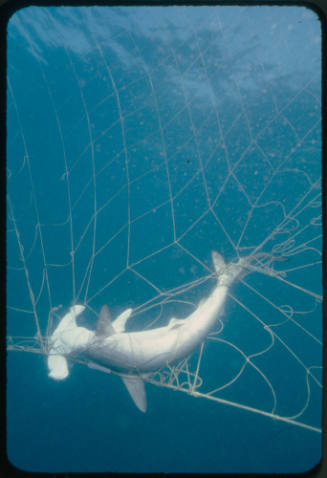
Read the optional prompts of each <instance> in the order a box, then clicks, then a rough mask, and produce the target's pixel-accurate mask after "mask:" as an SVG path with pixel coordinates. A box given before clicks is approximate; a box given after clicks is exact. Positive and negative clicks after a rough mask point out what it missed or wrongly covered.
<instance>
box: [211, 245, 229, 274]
mask: <svg viewBox="0 0 327 478" xmlns="http://www.w3.org/2000/svg"><path fill="white" fill-rule="evenodd" d="M211 256H212V262H213V265H214V267H215V271H216V273H217V276H218V277H219V276H220V275H221V274H222V273H223V272H224V270H225V269H226V263H225V261H224V258H223V256H222V255H221V254H219V252H217V251H212V253H211Z"/></svg>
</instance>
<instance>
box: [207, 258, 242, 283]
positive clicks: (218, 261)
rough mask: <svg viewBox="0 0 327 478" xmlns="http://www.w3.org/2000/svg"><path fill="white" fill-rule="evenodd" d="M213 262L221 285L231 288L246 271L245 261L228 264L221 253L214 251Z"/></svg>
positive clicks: (240, 260)
mask: <svg viewBox="0 0 327 478" xmlns="http://www.w3.org/2000/svg"><path fill="white" fill-rule="evenodd" d="M212 262H213V265H214V267H215V270H216V274H217V276H218V283H219V285H225V286H227V287H229V286H230V285H231V284H232V283H233V282H234V281H235V280H236V279H237V278H238V277H239V275H240V273H241V272H242V271H243V269H244V260H243V259H239V260H238V261H237V262H230V263H229V264H226V262H225V261H224V258H223V256H222V255H221V254H219V252H216V251H212Z"/></svg>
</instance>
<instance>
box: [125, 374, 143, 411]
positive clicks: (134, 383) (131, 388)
mask: <svg viewBox="0 0 327 478" xmlns="http://www.w3.org/2000/svg"><path fill="white" fill-rule="evenodd" d="M121 378H122V379H123V382H124V384H125V385H126V388H127V390H128V392H129V394H130V396H131V397H132V399H133V401H134V403H135V405H136V406H137V408H138V409H139V410H141V412H146V406H147V404H146V395H145V387H144V382H143V380H142V379H141V378H140V377H138V376H137V375H122V376H121Z"/></svg>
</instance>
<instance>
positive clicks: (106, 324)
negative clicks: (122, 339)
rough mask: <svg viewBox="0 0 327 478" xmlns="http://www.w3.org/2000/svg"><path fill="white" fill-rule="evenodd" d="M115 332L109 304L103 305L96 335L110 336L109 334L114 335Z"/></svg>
mask: <svg viewBox="0 0 327 478" xmlns="http://www.w3.org/2000/svg"><path fill="white" fill-rule="evenodd" d="M114 333H115V329H114V328H113V326H112V323H111V320H110V312H109V308H108V306H107V305H103V306H102V309H101V310H100V315H99V319H98V323H97V328H96V331H95V335H96V337H108V336H109V335H113V334H114Z"/></svg>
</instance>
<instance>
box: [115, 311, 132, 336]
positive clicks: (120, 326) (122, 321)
mask: <svg viewBox="0 0 327 478" xmlns="http://www.w3.org/2000/svg"><path fill="white" fill-rule="evenodd" d="M132 312H133V309H126V310H124V312H122V313H121V314H119V315H118V317H117V318H116V319H115V320H114V321H113V323H112V326H113V328H114V329H115V332H117V333H119V332H125V327H126V322H127V320H128V319H129V318H130V316H131V314H132Z"/></svg>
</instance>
